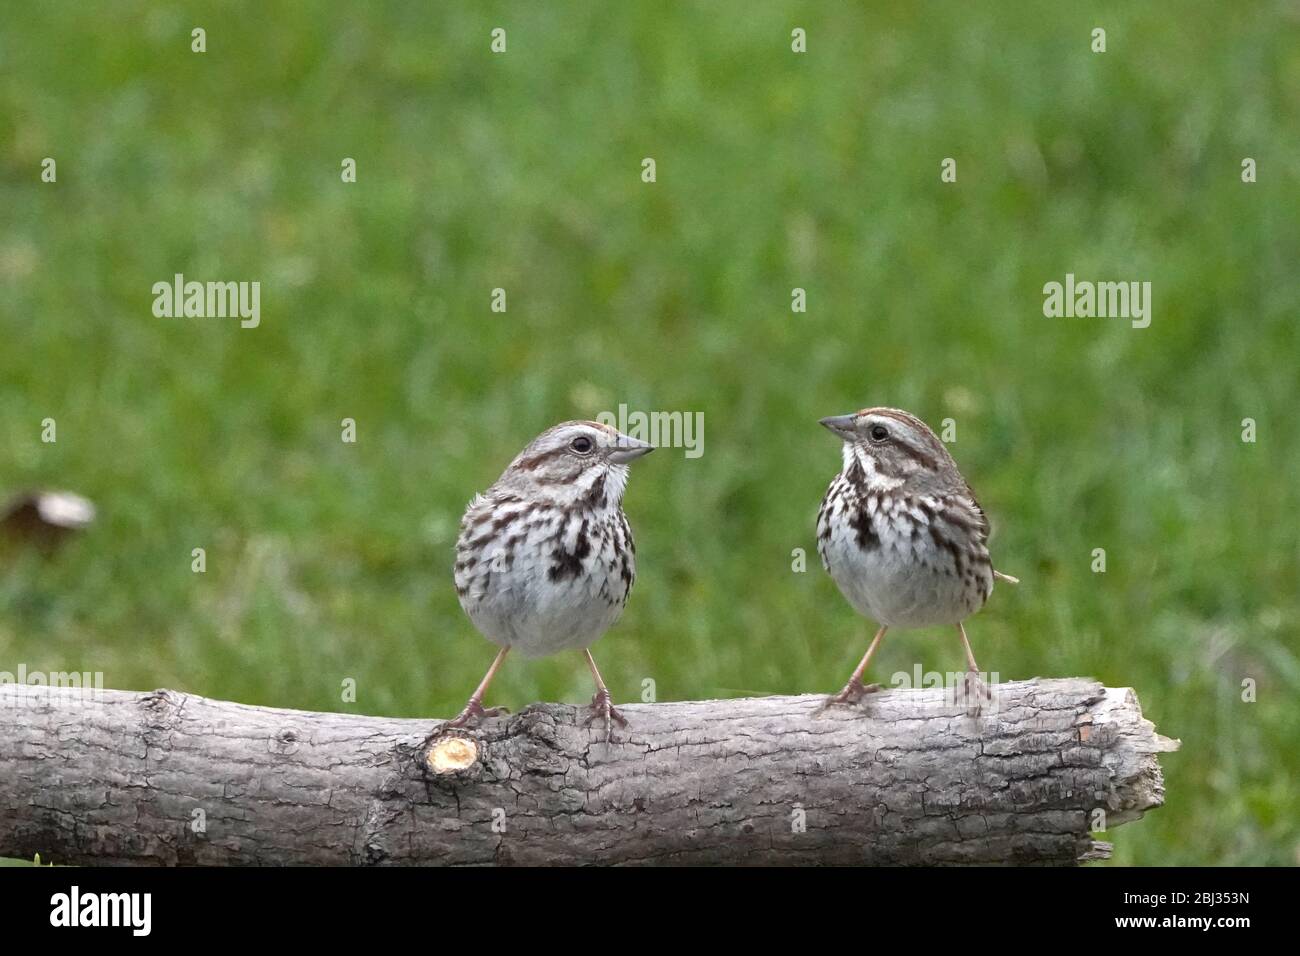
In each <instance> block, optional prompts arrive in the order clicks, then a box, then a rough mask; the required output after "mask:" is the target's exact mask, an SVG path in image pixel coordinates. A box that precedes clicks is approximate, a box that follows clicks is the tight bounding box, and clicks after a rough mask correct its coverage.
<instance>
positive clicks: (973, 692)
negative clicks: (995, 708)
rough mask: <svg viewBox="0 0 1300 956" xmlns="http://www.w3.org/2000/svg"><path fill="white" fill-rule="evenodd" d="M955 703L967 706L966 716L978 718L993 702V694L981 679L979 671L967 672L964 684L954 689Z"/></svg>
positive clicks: (963, 680)
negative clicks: (986, 705)
mask: <svg viewBox="0 0 1300 956" xmlns="http://www.w3.org/2000/svg"><path fill="white" fill-rule="evenodd" d="M953 692H954V703H957V704H965V705H966V716H968V717H978V716H979V715H980V714H981V713H982V712H983V710H984V704H985V702H987V701H991V700H993V692H992V691H991V690H989V686H988V684H986V683H984V681H983V680H982V679H980V675H979V671H967V672H966V675H965V677H964V678H963V679H962V682H961V684H960V685H958V686H957V687H954V688H953Z"/></svg>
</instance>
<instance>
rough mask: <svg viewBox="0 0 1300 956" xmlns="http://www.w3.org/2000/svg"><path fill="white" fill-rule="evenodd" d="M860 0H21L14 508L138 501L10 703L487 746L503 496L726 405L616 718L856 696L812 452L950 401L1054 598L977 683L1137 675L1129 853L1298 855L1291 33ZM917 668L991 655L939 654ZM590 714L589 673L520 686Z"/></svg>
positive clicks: (4, 455)
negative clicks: (380, 719)
mask: <svg viewBox="0 0 1300 956" xmlns="http://www.w3.org/2000/svg"><path fill="white" fill-rule="evenodd" d="M864 7H865V5H855V4H848V3H835V4H825V3H775V2H772V3H769V2H764V3H758V4H755V3H743V2H732V0H728V2H709V3H703V2H701V3H683V4H672V5H669V4H660V3H627V4H614V5H610V4H604V3H565V4H538V3H534V2H518V3H481V4H473V5H464V4H438V3H407V4H398V3H365V4H360V3H317V4H312V3H297V2H293V3H290V2H268V3H259V4H237V3H212V2H194V3H189V4H186V5H185V6H183V7H179V6H178V7H173V8H165V7H162V6H160V5H157V4H153V3H144V2H122V3H113V4H84V3H73V2H54V3H42V4H22V5H15V6H14V8H13V9H11V10H9V11H7V12H6V14H5V26H4V29H3V31H0V280H2V281H0V336H2V339H3V348H0V449H2V450H0V488H2V489H9V490H13V489H18V488H22V487H29V486H38V487H44V486H52V487H68V488H72V489H75V490H77V491H80V492H82V493H84V494H86V495H88V496H90V497H91V498H92V499H94V500H95V502H96V503H97V504H98V505H99V508H100V512H101V517H100V520H99V521H98V522H97V524H96V525H95V526H94V529H93V531H92V532H90V533H89V534H87V535H85V536H83V537H82V538H80V539H79V540H78V541H77V542H76V543H75V544H73V545H72V546H70V547H68V548H67V549H65V550H63V551H62V552H61V553H60V554H59V555H58V556H57V557H56V558H55V559H53V560H42V559H39V558H37V557H36V556H34V555H25V554H18V555H13V554H10V555H9V557H8V558H7V559H6V564H5V566H4V569H3V575H2V576H0V670H4V669H8V670H14V669H16V667H17V665H18V663H20V662H25V663H26V664H27V666H28V667H29V668H30V669H45V670H91V671H102V672H104V674H105V681H106V684H107V685H108V686H111V687H118V688H135V689H147V688H153V687H159V686H167V687H173V688H179V689H183V690H186V691H192V692H196V693H200V694H204V695H209V696H214V697H221V698H229V699H234V700H239V701H245V702H250V703H256V704H266V705H275V706H283V707H295V708H311V709H326V710H343V711H351V712H356V713H373V714H391V715H407V716H445V715H448V714H450V713H452V712H453V711H454V710H455V709H456V708H458V707H459V706H460V705H461V704H462V703H463V701H464V698H465V696H466V695H467V694H468V693H469V691H470V690H471V689H472V688H473V686H474V684H475V682H476V681H477V680H478V679H479V677H480V676H481V675H482V672H483V670H484V669H485V667H486V665H487V663H488V662H489V660H490V658H491V654H492V650H493V649H492V648H491V647H490V646H489V645H488V644H487V643H486V642H485V641H483V640H482V639H481V638H480V637H478V636H477V635H476V634H475V632H474V631H473V629H472V628H471V626H470V624H469V622H468V621H467V619H466V618H465V617H464V616H463V615H462V613H461V611H460V609H459V607H458V605H457V603H456V597H455V594H454V592H453V589H452V584H451V575H450V566H451V562H452V547H453V543H454V538H455V533H456V527H457V522H458V520H459V517H460V513H461V511H462V509H463V508H464V506H465V503H466V502H467V501H468V499H469V498H470V497H471V495H472V494H473V493H474V492H475V491H476V490H479V489H482V488H484V487H486V486H487V485H488V484H489V483H490V482H492V481H493V480H494V479H495V478H496V477H497V475H498V474H499V472H500V470H501V469H502V467H503V466H504V465H505V464H506V463H507V462H508V461H509V459H510V458H511V457H512V456H513V455H514V454H515V453H516V452H517V451H518V450H519V448H521V447H522V446H523V445H524V443H525V442H527V441H528V440H529V439H531V438H532V437H533V436H534V435H535V434H536V433H537V432H539V431H541V430H542V429H543V428H545V427H546V426H548V425H550V424H552V423H554V422H556V421H559V420H562V419H567V418H574V417H591V416H594V415H595V414H596V413H598V412H600V411H602V410H607V409H614V408H616V407H617V405H618V403H620V402H626V403H627V404H628V405H629V406H631V407H632V408H637V409H664V410H685V411H692V412H694V411H699V412H703V413H704V419H705V445H704V455H703V457H701V458H699V459H696V460H687V459H686V458H685V457H684V456H683V455H682V454H681V452H680V451H664V452H660V453H659V454H656V455H654V456H652V457H650V458H649V459H646V460H645V461H643V462H639V463H638V464H637V465H636V466H635V467H634V470H633V476H632V481H631V485H630V489H629V493H628V496H627V499H626V502H625V506H626V510H627V512H628V514H629V516H630V518H631V521H632V524H633V527H634V529H635V532H636V537H637V545H638V549H637V550H638V564H639V570H640V575H639V580H638V582H637V585H636V588H635V590H634V592H633V595H632V598H631V601H630V603H629V605H628V608H627V611H626V613H625V615H624V617H623V620H622V622H621V623H620V624H619V626H618V627H617V628H616V629H615V630H614V631H613V632H611V633H610V634H609V635H608V636H607V637H606V638H605V639H604V640H602V641H601V642H600V643H599V644H597V645H596V655H597V659H598V660H599V662H600V664H601V666H602V668H603V670H604V673H605V676H606V679H607V680H608V681H609V683H610V685H611V687H612V688H613V689H614V692H615V695H616V697H617V698H621V699H623V700H630V699H635V698H637V697H638V696H639V693H640V688H641V682H642V680H643V679H645V678H653V679H654V680H655V682H656V684H657V692H658V696H659V698H660V699H665V700H666V699H690V698H702V697H714V696H728V695H741V694H788V693H800V692H810V691H829V690H832V689H835V688H837V687H839V686H840V685H841V684H842V682H843V680H844V679H845V677H846V676H847V673H848V671H849V670H850V669H851V668H852V666H853V664H854V663H855V662H856V660H857V658H858V656H859V655H860V654H861V653H862V650H863V648H864V644H865V641H866V639H867V638H868V636H869V628H870V625H869V624H868V623H867V622H865V621H863V620H861V619H859V618H857V617H856V616H855V615H854V613H853V612H852V610H851V609H850V608H849V607H848V605H847V604H846V603H845V602H844V601H843V600H842V599H841V598H840V596H839V595H838V593H837V592H836V590H835V588H834V585H833V584H832V582H831V581H830V580H829V578H828V577H827V576H826V575H825V574H824V573H823V572H822V570H821V568H820V565H819V562H818V561H817V559H816V555H815V550H814V529H813V519H814V515H815V513H816V509H817V505H818V502H819V500H820V497H821V495H822V493H823V491H824V489H825V486H826V484H827V483H828V482H829V480H830V478H831V477H832V475H833V474H834V473H835V472H836V470H837V469H838V448H837V447H836V443H835V441H834V439H833V438H832V437H831V436H829V435H828V434H827V433H826V432H825V431H824V430H822V429H821V428H819V427H818V426H817V424H816V420H817V419H818V418H819V417H821V416H823V415H827V414H832V413H838V412H845V411H850V410H853V409H856V408H859V407H861V406H864V405H869V404H889V405H897V406H902V407H905V408H908V409H911V410H913V411H915V412H917V413H918V414H920V415H921V416H922V417H923V418H925V419H927V420H928V421H930V422H931V423H932V424H936V425H937V423H938V422H939V421H940V420H942V419H943V418H947V417H951V418H954V419H955V420H956V421H957V423H958V440H957V442H956V443H955V444H954V445H952V446H951V449H952V451H953V453H954V455H955V456H956V458H957V460H958V462H959V464H960V465H961V467H962V469H963V471H964V472H965V474H966V476H967V477H968V478H969V479H970V481H971V482H972V484H973V486H974V487H975V488H976V490H977V492H978V493H979V495H980V497H981V500H982V502H983V504H984V505H985V507H986V509H987V510H988V512H989V513H990V516H991V518H992V520H993V523H994V527H995V537H994V543H993V550H994V555H995V558H996V559H997V561H998V563H999V565H1000V566H1001V567H1002V568H1004V569H1005V570H1007V571H1009V572H1013V573H1017V574H1019V575H1020V576H1021V577H1022V578H1023V581H1024V583H1023V584H1022V585H1021V586H1020V587H1019V588H1009V587H1000V588H999V589H998V592H997V593H996V594H995V595H994V597H993V599H992V600H991V602H990V604H989V605H988V606H987V607H986V609H985V610H984V611H983V612H982V613H981V614H980V615H979V616H978V617H977V618H975V619H974V620H973V621H972V622H970V625H969V630H970V633H971V635H972V641H973V643H974V646H975V649H976V652H977V655H978V657H979V659H980V662H981V664H982V666H984V667H985V668H987V669H989V670H994V671H997V672H998V673H999V674H1000V675H1001V676H1002V677H1003V679H1019V678H1028V677H1032V676H1034V675H1044V676H1069V675H1090V676H1094V677H1097V678H1099V679H1101V680H1103V681H1105V682H1106V683H1107V684H1110V685H1119V686H1132V687H1134V688H1136V690H1137V692H1138V694H1139V696H1140V698H1141V701H1142V704H1143V707H1144V709H1145V712H1146V714H1147V715H1148V716H1149V717H1151V718H1152V719H1153V720H1155V721H1156V723H1157V726H1158V727H1159V729H1160V730H1161V731H1162V732H1164V733H1166V734H1168V735H1170V736H1176V737H1180V738H1182V740H1183V749H1182V751H1181V752H1180V753H1177V754H1171V755H1167V756H1165V757H1164V758H1163V760H1162V763H1163V766H1164V768H1165V773H1166V782H1167V803H1166V806H1165V807H1164V808H1162V809H1161V810H1159V811H1157V812H1154V813H1152V814H1150V815H1149V816H1148V817H1147V818H1146V819H1144V820H1143V821H1141V822H1139V823H1135V824H1130V825H1127V826H1125V827H1124V828H1122V829H1118V830H1116V831H1114V833H1113V834H1111V838H1112V839H1114V840H1115V842H1116V851H1115V860H1116V861H1118V862H1121V863H1129V864H1191V863H1209V864H1220V863H1223V864H1265V863H1267V864H1293V863H1295V862H1296V860H1297V854H1298V853H1300V832H1298V830H1300V828H1298V827H1297V819H1298V818H1300V797H1298V796H1297V788H1296V779H1297V772H1298V771H1300V756H1297V752H1296V749H1295V741H1296V740H1297V739H1298V738H1300V719H1298V710H1297V705H1296V700H1297V694H1298V693H1300V650H1298V647H1297V644H1298V642H1297V626H1296V620H1297V611H1298V610H1300V553H1298V551H1300V544H1298V541H1297V524H1298V522H1297V518H1296V515H1297V509H1298V505H1300V491H1298V490H1297V474H1298V473H1300V448H1298V447H1297V443H1296V424H1295V416H1296V414H1297V411H1298V410H1300V403H1298V402H1297V399H1298V398H1300V386H1298V384H1297V379H1298V377H1300V376H1298V373H1297V355H1298V354H1300V349H1298V348H1297V345H1298V343H1297V331H1296V330H1297V316H1296V303H1297V288H1298V284H1297V264H1298V262H1300V215H1298V213H1300V203H1297V196H1298V195H1300V192H1298V189H1297V187H1298V186H1300V135H1298V134H1297V130H1298V125H1297V117H1300V8H1298V7H1297V6H1296V4H1295V3H1289V2H1288V3H1283V2H1270V3H1258V4H1254V3H1252V4H1224V3H1218V2H1197V3H1178V4H1155V3H1138V4H1133V3H1107V4H1098V5H1093V6H1090V5H1088V4H1064V3H1037V4H1015V5H1011V4H1003V5H972V4H968V3H916V4H897V5H893V4H884V5H873V8H872V9H869V10H868V9H864ZM194 26H202V27H204V28H205V29H206V30H207V48H208V49H207V52H206V53H205V54H202V55H199V54H194V53H191V52H190V30H191V28H192V27H194ZM498 26H500V27H504V28H505V29H506V30H507V36H508V52H507V53H506V54H504V55H493V54H491V53H490V52H489V49H488V43H489V32H490V30H491V29H492V28H494V27H498ZM796 26H798V27H803V28H805V29H806V30H807V31H808V46H809V51H808V53H807V54H805V55H795V54H793V53H792V52H791V50H790V31H791V29H793V28H794V27H796ZM1095 26H1103V27H1105V28H1106V30H1107V34H1108V47H1109V49H1108V52H1106V53H1105V54H1101V55H1098V54H1094V53H1092V52H1091V50H1090V32H1091V30H1092V28H1093V27H1095ZM46 156H52V157H54V158H55V159H56V160H57V162H58V182H57V183H56V184H52V185H51V184H43V183H41V182H40V181H39V173H40V163H41V160H42V158H43V157H46ZM646 156H650V157H654V158H655V160H656V161H657V164H658V182H657V183H655V184H653V185H647V184H644V183H642V182H641V179H640V164H641V160H642V158H643V157H646ZM1246 156H1250V157H1254V158H1255V159H1256V160H1257V161H1258V166H1259V181H1258V182H1257V183H1255V184H1253V185H1247V184H1243V183H1242V182H1241V179H1240V164H1241V160H1242V158H1243V157H1246ZM343 157H354V158H355V159H356V161H357V165H358V182H357V183H355V184H351V185H349V184H344V183H342V182H341V181H340V176H339V171H340V161H341V160H342V158H343ZM944 157H955V158H956V159H957V161H958V182H957V183H956V184H948V185H945V184H942V183H941V182H940V179H939V167H940V161H941V160H942V159H943V158H944ZM176 272H183V273H185V275H186V276H187V277H190V278H197V279H201V280H205V279H221V280H259V281H260V282H261V283H262V325H261V327H260V328H258V329H256V330H241V329H240V328H239V327H238V323H237V322H235V321H233V320H224V321H223V320H207V319H175V320H169V319H157V318H154V316H153V315H152V314H151V304H152V294H151V292H150V287H151V285H152V284H153V283H154V282H156V281H160V280H169V279H170V277H171V276H172V275H173V274H174V273H176ZM1067 272H1073V273H1075V274H1076V275H1077V276H1079V277H1080V278H1090V279H1098V280H1100V279H1116V280H1119V279H1125V280H1127V279H1135V280H1148V281H1150V282H1152V283H1153V285H1154V311H1153V321H1152V324H1151V327H1150V328H1148V329H1145V330H1134V329H1131V328H1130V327H1129V326H1128V323H1127V322H1124V321H1122V320H1104V319H1091V320H1089V319H1074V320H1070V319H1047V318H1044V316H1043V315H1042V311H1041V309H1042V292H1041V289H1042V286H1043V284H1044V283H1045V282H1048V281H1052V280H1057V281H1060V280H1062V279H1063V277H1064V275H1065V273H1067ZM796 286H798V287H803V288H805V289H807V292H808V303H809V308H808V312H807V314H802V315H797V314H792V313H791V310H790V294H791V289H792V288H794V287H796ZM495 287H504V288H505V289H506V290H507V295H508V312H507V313H506V314H495V313H492V312H491V311H490V310H489V296H490V290H492V289H493V288H495ZM46 417H52V418H55V419H56V421H57V427H58V441H57V443H56V444H43V443H42V442H41V441H40V422H41V420H42V419H43V418H46ZM344 417H353V418H355V419H356V420H357V422H358V433H359V440H358V442H357V443H356V444H355V445H345V444H343V443H342V442H341V441H340V427H339V423H340V420H341V419H342V418H344ZM1247 417H1249V418H1253V419H1255V420H1256V421H1257V423H1258V442H1257V443H1255V444H1245V443H1243V442H1242V441H1241V421H1242V419H1243V418H1247ZM195 547H204V548H206V549H207V555H208V570H207V573H206V574H203V575H197V574H194V573H192V572H191V570H190V560H191V559H190V552H191V549H193V548H195ZM1098 547H1101V548H1105V549H1106V552H1107V571H1106V573H1105V574H1094V573H1092V572H1091V570H1090V562H1091V552H1092V549H1094V548H1098ZM795 548H803V549H806V550H807V552H808V553H809V554H810V555H811V556H812V557H811V560H810V562H809V565H810V566H809V569H808V571H807V573H803V574H799V573H793V572H792V570H791V552H792V549H795ZM877 660H878V666H877V674H878V676H887V675H889V674H890V673H892V672H894V671H897V670H907V671H910V670H911V669H912V667H913V665H914V664H916V663H918V662H920V663H921V664H922V666H923V668H925V669H932V670H941V671H948V670H959V669H960V668H961V666H962V655H961V648H960V646H959V644H958V643H957V641H956V640H955V639H954V638H953V637H952V636H951V635H950V634H949V633H948V632H947V631H943V630H940V631H920V632H912V633H903V634H898V635H894V636H891V637H890V638H889V639H888V641H887V642H886V643H885V644H884V646H883V650H882V652H881V653H880V655H879V656H878V658H877ZM348 677H351V678H355V679H356V681H357V683H358V699H357V701H356V703H354V704H353V703H344V702H342V701H341V700H340V685H341V682H342V681H343V680H344V679H345V678H348ZM1246 678H1251V679H1253V680H1255V681H1256V682H1257V684H1258V700H1257V702H1255V703H1244V702H1242V700H1241V682H1242V680H1243V679H1246ZM589 695H590V686H589V677H588V675H587V673H586V669H585V667H584V666H583V664H582V661H581V658H580V657H579V656H578V655H577V654H569V655H564V656H562V657H559V658H555V659H549V660H545V661H541V662H534V663H529V662H524V661H510V662H508V664H507V666H506V668H505V669H504V672H503V673H502V675H501V676H500V678H499V679H498V680H497V682H496V684H495V686H494V687H493V690H492V693H491V702H493V703H498V704H505V705H508V706H511V707H512V708H514V709H518V708H519V707H521V706H523V705H525V704H527V703H528V702H530V701H534V700H539V699H545V700H564V701H571V702H575V703H577V702H585V701H586V700H587V698H588V696H589ZM56 862H57V861H56Z"/></svg>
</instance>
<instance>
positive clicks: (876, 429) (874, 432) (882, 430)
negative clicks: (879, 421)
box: [871, 425, 889, 441]
mask: <svg viewBox="0 0 1300 956" xmlns="http://www.w3.org/2000/svg"><path fill="white" fill-rule="evenodd" d="M888 437H889V429H888V428H886V427H885V426H884V425H872V426H871V440H872V441H884V440H885V439H886V438H888Z"/></svg>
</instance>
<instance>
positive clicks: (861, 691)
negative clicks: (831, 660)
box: [817, 678, 880, 713]
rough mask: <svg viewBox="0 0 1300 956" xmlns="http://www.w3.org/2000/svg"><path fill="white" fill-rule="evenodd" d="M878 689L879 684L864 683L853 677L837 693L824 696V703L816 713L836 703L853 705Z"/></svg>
mask: <svg viewBox="0 0 1300 956" xmlns="http://www.w3.org/2000/svg"><path fill="white" fill-rule="evenodd" d="M878 690H880V685H879V684H864V683H862V681H860V680H858V679H857V678H854V679H853V680H850V681H849V682H848V683H847V684H845V685H844V689H843V690H842V691H840V692H839V693H838V694H832V695H831V696H829V697H827V698H826V701H825V703H823V704H822V705H821V707H820V708H819V709H818V711H817V712H818V713H822V712H823V711H825V710H827V709H829V708H831V707H835V706H837V705H843V706H853V705H854V704H857V703H860V702H861V701H862V699H863V698H864V697H866V696H867V695H868V694H874V693H876V692H877V691H878Z"/></svg>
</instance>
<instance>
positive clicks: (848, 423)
mask: <svg viewBox="0 0 1300 956" xmlns="http://www.w3.org/2000/svg"><path fill="white" fill-rule="evenodd" d="M856 419H857V416H856V415H832V416H830V417H829V418H823V419H822V420H821V423H822V424H823V425H825V426H826V427H827V428H829V429H830V430H831V431H833V432H834V433H835V434H837V435H839V436H840V437H841V438H843V439H844V440H845V441H852V440H853V437H854V436H853V422H854V421H855V420H856Z"/></svg>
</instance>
